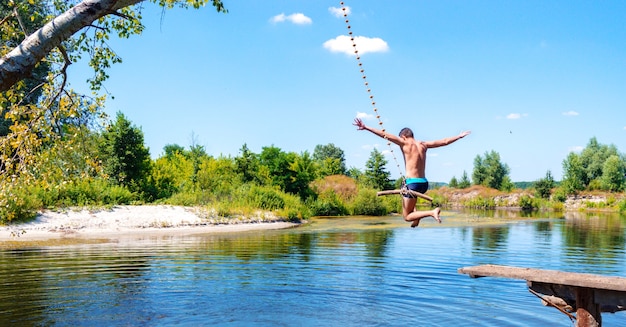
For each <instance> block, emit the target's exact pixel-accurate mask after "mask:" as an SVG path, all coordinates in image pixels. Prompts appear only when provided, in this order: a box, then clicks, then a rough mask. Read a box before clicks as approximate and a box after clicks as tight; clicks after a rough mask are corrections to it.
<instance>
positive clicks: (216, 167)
mask: <svg viewBox="0 0 626 327" xmlns="http://www.w3.org/2000/svg"><path fill="white" fill-rule="evenodd" d="M197 183H198V187H199V188H200V190H208V191H210V192H211V193H212V194H213V195H215V196H217V197H218V198H222V197H227V196H228V195H230V194H232V193H233V190H234V188H236V187H238V186H239V184H240V183H241V178H240V176H239V175H238V174H237V172H236V167H235V161H234V160H233V159H231V158H227V157H219V158H217V159H214V158H210V157H207V158H204V159H203V160H202V161H201V163H200V167H199V170H198V172H197Z"/></svg>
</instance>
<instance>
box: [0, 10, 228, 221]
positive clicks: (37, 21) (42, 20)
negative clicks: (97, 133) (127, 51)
mask: <svg viewBox="0 0 626 327" xmlns="http://www.w3.org/2000/svg"><path fill="white" fill-rule="evenodd" d="M143 3H146V4H150V3H152V4H153V5H159V6H161V7H163V8H164V9H171V8H174V7H180V8H200V7H203V6H206V5H212V6H213V7H215V9H216V10H217V12H222V13H225V12H227V10H226V9H225V7H224V5H223V3H222V1H220V0H4V1H2V3H0V36H1V40H2V42H1V43H0V208H7V207H10V206H11V205H8V204H10V203H18V204H17V205H18V206H19V202H20V200H19V197H18V196H16V195H15V194H16V192H15V190H16V188H17V187H18V186H19V185H24V184H26V185H27V184H29V183H31V182H32V181H33V180H36V181H41V180H45V178H46V174H47V173H49V171H44V170H42V169H38V168H37V167H38V166H40V165H41V163H42V161H43V160H45V158H48V157H47V156H42V155H41V151H43V150H44V149H46V148H51V147H53V145H54V147H55V148H59V145H61V148H63V147H64V148H66V149H68V150H67V151H73V149H77V148H79V147H78V146H77V144H76V142H77V141H78V139H77V138H78V137H80V136H81V135H85V134H88V129H89V128H90V127H94V126H97V125H98V124H99V123H101V122H103V121H104V120H103V119H102V118H104V117H103V110H102V107H103V106H104V100H105V96H104V95H103V94H101V92H100V91H101V87H102V85H103V83H104V82H105V81H106V80H107V78H108V77H109V76H108V74H107V70H108V69H109V68H110V67H111V65H113V64H119V63H121V61H122V59H121V58H120V57H119V56H118V55H117V54H116V53H115V51H114V50H113V49H112V48H111V47H110V46H109V44H108V40H109V39H110V38H112V37H119V38H128V37H130V36H133V35H138V34H141V32H142V31H143V29H144V26H143V25H142V23H141V18H142V17H141V9H142V6H141V5H139V4H142V5H143ZM82 59H86V60H87V61H88V63H89V66H90V67H91V68H92V69H93V76H92V77H91V78H90V79H89V80H88V82H89V85H90V88H91V90H92V92H93V93H92V94H90V95H85V94H78V93H76V92H74V90H73V89H72V88H71V86H70V85H69V83H68V76H67V68H68V66H69V65H71V64H73V63H76V62H78V61H79V60H82ZM67 151H65V152H67ZM50 159H54V160H59V158H50ZM61 159H62V158H61ZM84 161H85V162H87V163H88V164H90V165H93V166H94V167H95V166H97V165H98V162H97V160H95V158H92V157H89V156H85V158H84ZM48 166H50V165H48ZM53 166H54V167H62V166H63V165H60V164H55V165H53ZM59 169H61V168H59ZM2 210H4V209H0V215H2V214H3V212H2ZM0 220H2V217H0ZM5 220H6V219H5ZM9 220H10V219H9Z"/></svg>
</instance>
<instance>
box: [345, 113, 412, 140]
mask: <svg viewBox="0 0 626 327" xmlns="http://www.w3.org/2000/svg"><path fill="white" fill-rule="evenodd" d="M352 125H354V126H356V127H357V129H358V130H359V131H361V130H366V131H370V132H372V133H373V134H376V135H378V136H379V137H382V138H384V139H386V140H389V141H391V142H393V143H395V144H398V145H400V144H401V143H402V140H401V139H400V138H399V137H397V136H395V135H393V134H389V133H387V132H385V131H383V130H382V129H376V128H372V127H369V126H367V125H365V123H363V121H362V120H361V119H360V118H354V123H352Z"/></svg>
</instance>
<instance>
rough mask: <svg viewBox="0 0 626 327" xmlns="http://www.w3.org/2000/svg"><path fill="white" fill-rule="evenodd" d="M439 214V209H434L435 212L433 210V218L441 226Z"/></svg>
mask: <svg viewBox="0 0 626 327" xmlns="http://www.w3.org/2000/svg"><path fill="white" fill-rule="evenodd" d="M439 213H441V209H439V207H437V208H435V210H433V218H435V220H437V221H438V222H439V223H440V224H441V218H439ZM418 224H419V222H418ZM416 226H417V225H416Z"/></svg>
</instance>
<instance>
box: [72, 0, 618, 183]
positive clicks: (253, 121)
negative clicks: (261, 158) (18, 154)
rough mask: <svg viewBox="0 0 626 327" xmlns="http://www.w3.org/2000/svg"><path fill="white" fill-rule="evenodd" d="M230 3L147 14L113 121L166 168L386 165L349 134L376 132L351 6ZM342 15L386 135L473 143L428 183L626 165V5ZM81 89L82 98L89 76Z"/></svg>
mask: <svg viewBox="0 0 626 327" xmlns="http://www.w3.org/2000/svg"><path fill="white" fill-rule="evenodd" d="M224 2H225V5H226V7H227V9H228V10H229V13H227V14H219V13H216V12H215V10H214V9H213V7H205V8H203V9H200V10H191V9H189V10H185V9H173V10H167V11H162V9H161V8H160V7H158V6H156V5H154V4H152V3H144V4H142V7H143V9H142V12H143V17H144V20H143V22H144V24H145V26H146V29H145V31H144V32H143V34H142V35H141V36H135V37H132V38H131V39H123V40H117V39H115V38H113V39H112V40H111V42H110V44H111V45H112V47H113V49H114V50H115V51H116V52H117V53H118V54H119V55H120V56H121V57H122V58H123V61H124V62H123V63H122V64H118V65H115V66H114V67H112V68H111V69H110V70H109V73H110V74H109V75H110V76H111V77H110V79H109V80H108V81H107V82H106V84H105V86H106V89H107V90H108V92H110V93H111V94H112V95H113V96H114V97H115V99H113V100H111V99H109V100H108V102H107V109H106V111H107V112H108V113H109V114H110V115H111V116H114V114H115V113H116V112H117V111H121V112H123V113H124V114H125V115H126V116H127V117H128V118H129V119H130V120H131V121H132V122H133V123H134V124H135V125H137V126H139V127H141V129H142V131H143V133H144V137H145V141H146V145H147V146H148V147H149V148H150V151H151V153H152V156H153V157H158V156H159V155H161V154H162V149H163V146H165V145H166V144H179V145H182V146H189V145H190V144H191V143H192V142H195V143H196V144H199V145H203V146H205V148H206V150H207V152H208V153H209V154H211V155H213V156H219V155H225V156H229V155H230V156H237V155H238V154H239V149H240V148H241V147H242V145H243V144H244V143H245V144H247V145H248V147H249V148H250V149H251V150H252V151H253V152H256V153H260V152H261V151H262V148H263V147H265V146H271V145H274V146H276V147H279V148H281V149H282V150H283V151H288V152H290V151H293V152H297V153H301V152H303V151H309V152H310V153H312V152H313V149H314V148H315V146H316V145H318V144H328V143H333V144H335V145H336V146H338V147H340V148H341V149H342V150H343V151H344V152H345V158H346V163H347V165H348V166H349V167H357V168H359V169H363V168H364V166H365V162H366V161H367V159H368V157H369V155H370V153H371V150H372V148H373V147H378V148H379V150H381V151H385V153H387V152H388V151H389V147H388V145H387V144H386V143H385V142H384V141H383V140H381V139H379V138H377V137H375V136H374V135H372V134H370V133H367V132H363V131H357V130H356V129H355V128H354V127H353V126H352V121H353V119H354V118H355V117H356V116H357V115H358V116H361V117H364V121H365V122H366V124H368V125H375V124H377V122H376V120H375V119H373V118H372V117H373V115H374V111H373V107H372V105H371V104H370V99H369V98H368V94H367V92H366V88H365V86H364V84H363V81H362V78H361V73H360V72H359V67H358V66H357V61H356V59H355V57H354V55H353V54H351V53H345V52H343V51H342V49H345V48H346V43H345V42H342V40H343V38H342V36H346V35H347V33H348V29H347V27H346V24H345V22H344V18H343V17H337V16H335V14H334V11H335V10H336V9H338V8H340V7H341V6H340V2H339V1H322V0H276V1H250V0H237V1H233V0H225V1H224ZM345 5H346V7H349V10H350V14H349V16H348V19H349V20H350V25H351V29H352V32H353V33H354V35H355V36H357V37H359V38H357V48H358V49H359V50H360V51H361V54H362V56H361V62H362V63H363V68H364V69H365V74H366V76H367V81H368V82H369V85H370V88H371V92H372V94H373V95H374V100H375V101H376V103H377V108H378V110H379V113H380V115H381V118H382V120H383V123H384V127H385V128H386V129H387V130H388V131H389V132H392V133H394V134H395V133H397V132H398V131H399V130H400V129H401V128H403V127H411V128H412V129H413V131H414V133H415V136H416V138H417V139H422V140H432V139H439V138H443V137H447V136H452V135H456V134H458V133H459V132H461V131H463V130H471V131H472V134H471V135H470V136H468V137H466V138H464V139H462V140H460V141H458V142H457V143H454V144H452V145H450V146H447V147H443V148H438V149H432V150H429V151H428V162H427V171H426V173H427V177H428V179H429V180H431V181H440V182H448V181H450V179H451V178H452V177H453V176H456V177H457V178H459V177H460V176H461V175H462V173H463V171H466V172H467V173H468V175H469V176H471V172H472V169H473V162H474V158H475V157H476V156H477V155H481V156H484V154H485V153H486V152H488V151H492V150H493V151H496V152H498V153H499V154H500V157H501V160H502V162H504V163H506V164H507V165H508V166H509V167H510V170H511V171H510V176H511V179H512V180H513V181H534V180H537V179H539V178H542V177H544V176H545V174H546V172H547V171H548V170H550V171H551V172H552V175H553V176H554V177H555V178H556V179H557V180H559V179H561V177H562V162H563V159H565V157H566V156H567V154H568V153H569V152H570V151H580V149H582V148H583V147H585V146H586V145H587V143H588V142H589V139H590V138H592V137H596V138H597V139H598V141H599V142H600V143H602V144H614V145H616V146H617V148H618V149H619V150H620V152H622V153H623V152H626V20H625V19H624V15H623V13H625V12H626V1H621V0H619V1H617V0H616V1H577V0H567V1H532V0H531V1H501V0H498V1H495V0H494V1H460V0H459V1H446V0H439V1H385V2H381V1H370V0H359V1H347V2H345ZM344 41H345V40H344ZM347 48H348V49H350V48H351V46H350V45H348V46H347ZM350 51H351V50H350ZM69 73H70V74H71V81H72V86H73V87H74V88H76V89H77V90H82V91H84V88H85V86H84V85H85V83H84V80H85V79H86V78H87V77H88V76H89V74H90V73H89V69H88V67H87V66H86V64H83V63H77V64H74V65H73V66H72V67H71V69H70V71H69ZM394 149H395V148H394ZM394 153H396V156H401V155H400V154H399V152H398V150H397V149H395V151H394ZM388 158H389V162H390V165H389V171H390V172H391V173H392V175H393V176H394V177H397V176H399V174H400V171H399V169H398V168H397V167H396V166H395V164H394V162H393V159H392V158H391V157H388ZM398 160H400V161H401V160H402V159H401V158H400V157H399V158H398Z"/></svg>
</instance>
